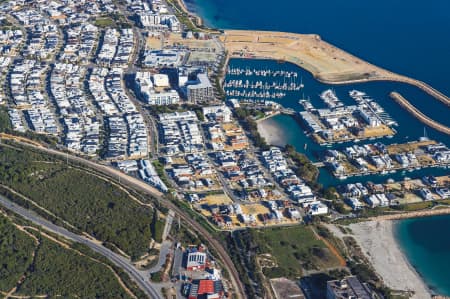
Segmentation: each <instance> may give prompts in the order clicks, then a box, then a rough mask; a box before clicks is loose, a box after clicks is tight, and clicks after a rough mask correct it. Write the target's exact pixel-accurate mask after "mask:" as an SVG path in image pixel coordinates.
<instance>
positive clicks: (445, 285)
mask: <svg viewBox="0 0 450 299" xmlns="http://www.w3.org/2000/svg"><path fill="white" fill-rule="evenodd" d="M448 227H450V215H445V216H433V217H427V218H415V219H407V220H402V221H399V222H398V223H397V224H396V226H395V235H396V239H397V241H398V242H399V244H400V246H401V248H402V250H403V252H404V254H405V255H406V256H407V258H408V260H409V262H410V263H411V265H412V266H413V267H414V268H415V269H416V271H417V272H418V273H419V274H420V276H421V277H422V278H423V280H424V281H425V282H426V284H427V285H428V286H429V287H430V289H432V290H433V291H434V292H435V293H437V294H441V295H446V296H450V234H449V233H448V230H447V228H448Z"/></svg>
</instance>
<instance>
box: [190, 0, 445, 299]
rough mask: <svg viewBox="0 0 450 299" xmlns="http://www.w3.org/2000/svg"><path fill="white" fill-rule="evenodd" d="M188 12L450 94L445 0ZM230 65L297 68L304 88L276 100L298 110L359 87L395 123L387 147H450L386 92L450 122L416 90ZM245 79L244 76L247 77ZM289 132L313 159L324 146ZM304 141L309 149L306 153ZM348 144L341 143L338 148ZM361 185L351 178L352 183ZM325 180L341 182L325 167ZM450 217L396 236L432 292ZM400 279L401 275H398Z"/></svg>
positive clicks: (283, 124)
mask: <svg viewBox="0 0 450 299" xmlns="http://www.w3.org/2000/svg"><path fill="white" fill-rule="evenodd" d="M185 2H186V4H187V6H188V8H189V9H190V10H191V11H193V12H196V13H197V14H199V15H200V16H201V17H203V18H204V20H205V22H206V24H207V25H209V26H211V27H216V28H221V29H259V30H274V31H290V32H297V33H315V34H319V35H321V37H322V38H323V39H324V40H326V41H328V42H331V43H332V44H334V45H336V46H338V47H340V48H342V49H344V50H346V51H348V52H350V53H352V54H355V55H357V56H358V57H360V58H363V59H365V60H367V61H369V62H371V63H374V64H376V65H378V66H381V67H383V68H385V69H388V70H391V71H394V72H396V73H399V74H403V75H407V76H410V77H413V78H416V79H419V80H422V81H424V82H426V83H428V84H430V85H431V86H433V87H435V88H436V89H438V90H440V91H441V92H443V93H444V94H446V95H450V74H449V70H450V14H449V13H448V12H449V11H450V1H448V0H431V1H423V0H409V1H403V0H378V1H361V0H345V1H337V0H317V1H302V0H278V1H269V0H245V1H242V0H185ZM230 64H231V65H232V66H242V67H249V68H253V67H255V68H259V69H261V68H267V69H269V68H271V69H280V68H282V69H285V70H295V71H297V72H299V73H301V76H302V78H303V83H304V84H305V88H304V89H303V90H302V91H301V92H292V93H289V94H288V96H287V97H286V98H285V99H283V100H280V101H279V102H280V103H281V104H282V105H283V106H285V107H290V108H293V109H295V110H301V107H300V105H299V104H298V100H299V99H300V98H304V97H305V98H306V97H310V98H311V101H312V103H313V104H315V105H316V104H317V105H320V103H319V102H320V100H319V99H318V94H319V93H320V92H321V91H323V90H325V89H328V88H334V89H335V91H336V93H337V95H338V96H339V97H340V98H341V100H343V101H344V102H347V101H350V99H349V98H348V96H347V95H348V91H349V90H352V89H358V90H362V91H364V92H366V93H367V94H368V95H370V96H371V97H372V98H374V99H375V100H377V101H378V102H379V104H380V105H381V106H382V107H383V108H385V110H386V111H387V112H388V113H389V114H390V115H391V116H393V117H394V119H395V120H397V121H398V123H399V127H398V128H397V130H398V133H397V135H396V136H395V137H394V138H393V139H390V140H388V139H386V140H383V141H385V142H386V143H390V142H407V141H411V140H416V139H418V138H419V137H421V136H422V135H423V134H424V128H426V134H427V135H428V137H430V138H433V139H436V140H439V141H442V142H444V143H446V144H447V145H450V138H449V136H445V135H443V134H441V133H439V132H437V131H435V130H433V129H431V128H428V127H425V126H424V125H423V124H422V123H420V122H419V121H417V120H416V119H415V118H413V117H412V116H410V115H409V114H408V113H407V112H405V111H404V110H402V109H401V108H400V107H399V106H398V105H397V104H396V103H395V102H393V101H392V100H391V99H390V98H389V97H388V94H389V93H390V92H391V91H394V90H395V91H399V92H400V93H401V94H403V95H404V96H405V97H406V98H407V99H408V100H409V101H410V102H412V103H413V104H414V105H416V106H417V107H418V108H419V109H420V110H421V111H423V112H424V113H425V114H427V115H428V116H430V117H432V118H434V119H436V120H438V121H440V122H442V123H443V124H446V125H447V126H449V125H450V117H449V116H450V110H449V108H448V107H446V106H444V105H443V104H441V103H440V102H438V101H437V100H435V99H433V98H431V97H430V96H428V95H427V94H425V93H424V92H422V91H420V90H419V89H417V88H414V87H411V86H408V85H405V84H398V83H392V82H374V83H367V84H360V85H353V86H327V85H324V84H321V83H319V82H317V81H316V80H314V79H313V78H312V76H311V75H309V74H308V73H307V72H305V71H303V70H301V69H300V68H298V67H297V66H295V65H292V64H289V63H285V64H277V63H276V62H274V61H261V60H236V59H235V60H232V61H231V62H230ZM242 79H244V80H245V78H242ZM271 121H272V122H273V123H275V124H276V125H277V126H278V127H279V128H280V129H281V131H283V132H284V139H285V141H286V143H290V144H293V145H294V146H296V148H297V149H298V150H299V151H302V152H303V151H304V152H305V153H306V154H307V155H308V156H309V157H310V158H311V159H313V160H314V159H315V158H316V155H317V153H318V152H320V151H321V150H323V148H322V147H320V146H318V145H317V144H314V143H312V142H311V140H310V139H309V138H308V137H306V136H305V134H304V132H303V130H302V128H301V127H300V126H299V125H298V124H297V122H296V121H295V120H294V119H293V118H291V117H289V116H285V115H280V116H277V117H275V118H273V119H272V120H271ZM305 144H306V145H307V146H306V150H305ZM338 146H344V145H338ZM429 174H434V175H445V174H447V175H448V174H450V172H449V170H448V169H438V168H433V169H422V170H419V171H416V172H412V173H409V172H408V173H404V172H403V173H396V174H389V175H388V176H381V175H380V176H371V177H366V178H365V180H371V181H374V182H384V181H386V180H387V179H388V178H394V179H401V178H403V177H405V176H408V177H421V176H423V175H429ZM351 181H363V180H362V179H361V178H351V179H349V180H348V181H347V182H351ZM320 182H321V183H322V184H324V185H336V184H339V183H341V182H339V181H337V180H336V179H334V178H333V177H331V175H330V174H328V173H327V172H326V171H325V170H323V169H322V170H321V175H320ZM448 228H450V216H437V217H430V218H420V219H410V220H404V221H400V222H399V223H398V224H397V226H396V235H397V238H398V241H399V243H400V245H401V247H402V248H403V250H404V252H405V254H406V256H407V257H408V259H409V261H410V262H411V264H412V265H413V266H414V267H415V268H416V270H417V271H418V272H419V273H420V275H421V276H422V277H423V279H424V281H425V282H426V283H427V284H428V285H429V286H430V288H432V289H433V290H434V291H435V292H437V293H439V294H444V295H450V234H449V233H448V231H447V230H448ZM399 275H401V273H399Z"/></svg>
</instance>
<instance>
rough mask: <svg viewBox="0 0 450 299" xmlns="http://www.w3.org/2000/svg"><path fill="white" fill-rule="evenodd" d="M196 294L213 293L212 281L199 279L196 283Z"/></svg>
mask: <svg viewBox="0 0 450 299" xmlns="http://www.w3.org/2000/svg"><path fill="white" fill-rule="evenodd" d="M198 294H199V295H202V294H214V281H212V280H200V282H199V284H198Z"/></svg>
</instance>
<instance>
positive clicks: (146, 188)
mask: <svg viewBox="0 0 450 299" xmlns="http://www.w3.org/2000/svg"><path fill="white" fill-rule="evenodd" d="M3 136H4V138H9V139H11V138H10V137H8V136H7V135H5V134H3ZM23 139H24V138H22V140H23ZM15 141H16V142H17V143H18V144H21V145H23V146H26V147H31V148H34V149H37V150H40V151H43V152H45V153H48V154H51V155H55V156H59V157H62V158H64V159H67V160H70V161H72V162H76V163H80V164H83V165H84V166H87V167H90V168H92V169H94V170H96V171H98V172H101V173H102V174H104V175H106V176H108V177H109V178H117V179H119V180H120V182H121V183H122V184H123V185H125V186H127V187H128V188H131V189H134V190H136V191H141V192H143V193H146V194H150V195H151V196H153V197H155V198H156V199H157V200H158V201H159V202H160V203H161V204H162V205H164V206H165V207H167V208H169V209H172V210H174V211H175V213H176V214H177V215H179V216H180V218H181V219H182V220H183V221H185V222H186V223H187V224H188V225H190V226H191V227H192V228H193V229H194V230H196V231H197V232H198V233H199V234H201V235H202V236H203V237H204V238H205V239H206V240H207V241H208V242H209V244H210V246H211V247H212V248H213V249H215V251H216V253H217V255H218V258H219V259H220V260H222V261H223V263H224V267H225V268H226V269H227V270H228V273H229V275H230V279H231V282H232V284H233V287H234V290H235V292H236V297H237V298H246V297H247V296H246V295H245V288H244V285H243V283H242V282H241V280H240V274H239V273H238V271H237V269H236V267H235V266H234V264H233V261H232V260H231V258H230V256H229V255H228V252H227V250H226V249H225V248H224V247H223V245H222V244H221V243H220V242H219V241H218V240H216V239H215V238H214V237H213V236H212V235H211V233H210V232H209V231H208V230H206V229H205V228H204V227H203V226H202V225H201V224H199V223H198V222H197V221H196V220H194V219H192V217H191V216H190V215H189V214H188V213H187V212H185V211H184V210H182V209H181V208H179V207H178V206H176V205H175V204H174V203H172V202H171V201H170V200H168V199H167V198H165V197H163V193H161V192H160V191H159V190H157V189H156V188H154V187H152V186H150V185H148V184H147V183H145V182H143V181H141V180H139V179H137V178H134V177H131V176H129V175H127V174H125V173H123V172H121V171H119V170H117V169H115V168H112V167H109V166H106V165H102V164H98V163H95V162H93V161H90V160H87V159H84V158H81V157H78V156H75V155H72V154H68V153H65V152H61V151H58V150H54V149H50V148H46V147H41V146H36V145H32V144H29V143H26V142H23V141H18V140H15Z"/></svg>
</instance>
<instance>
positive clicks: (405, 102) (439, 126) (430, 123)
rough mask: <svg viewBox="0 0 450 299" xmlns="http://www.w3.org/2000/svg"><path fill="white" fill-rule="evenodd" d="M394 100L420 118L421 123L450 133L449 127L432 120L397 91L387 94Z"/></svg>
mask: <svg viewBox="0 0 450 299" xmlns="http://www.w3.org/2000/svg"><path fill="white" fill-rule="evenodd" d="M389 96H390V97H391V98H392V99H393V100H394V101H396V102H397V103H398V104H399V105H400V106H402V107H403V108H404V109H405V110H406V111H408V112H409V113H411V114H412V115H413V116H414V117H415V118H417V119H418V120H420V121H421V122H422V123H424V124H426V125H428V126H430V127H432V128H433V129H435V130H437V131H439V132H442V133H444V134H447V135H450V128H449V127H447V126H445V125H443V124H441V123H438V122H437V121H434V120H432V119H431V118H429V117H428V116H426V115H425V114H423V113H422V112H421V111H420V110H419V109H417V108H416V107H414V106H413V105H412V104H411V103H410V102H408V100H407V99H405V98H404V97H403V96H402V95H401V94H399V93H398V92H391V93H390V95H389Z"/></svg>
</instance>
